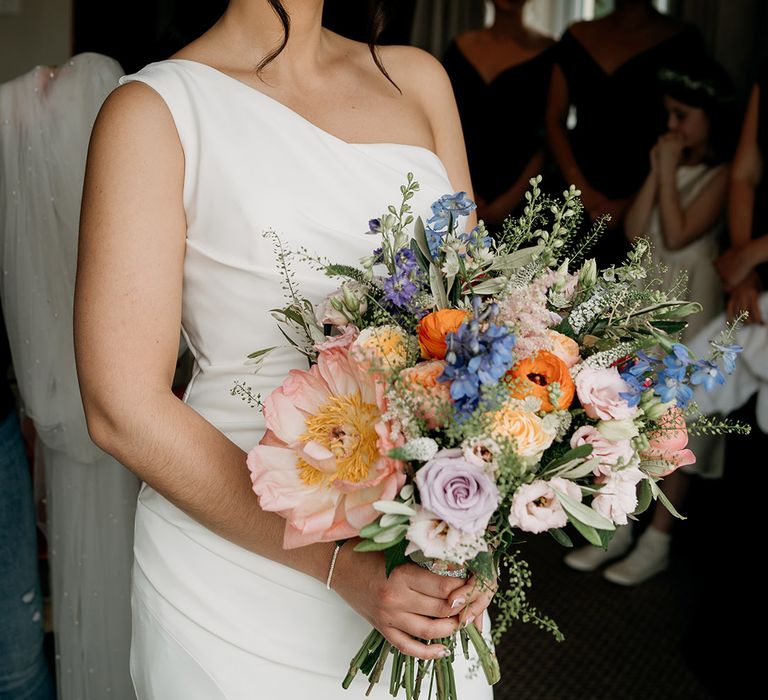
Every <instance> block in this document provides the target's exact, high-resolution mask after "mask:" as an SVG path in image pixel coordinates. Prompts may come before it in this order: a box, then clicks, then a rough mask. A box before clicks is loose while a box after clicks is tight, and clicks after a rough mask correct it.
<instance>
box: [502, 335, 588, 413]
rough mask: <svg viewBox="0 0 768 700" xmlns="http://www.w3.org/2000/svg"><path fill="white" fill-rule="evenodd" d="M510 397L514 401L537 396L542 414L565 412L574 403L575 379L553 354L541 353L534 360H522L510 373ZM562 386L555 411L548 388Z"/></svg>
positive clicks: (544, 351)
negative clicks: (557, 384) (554, 385)
mask: <svg viewBox="0 0 768 700" xmlns="http://www.w3.org/2000/svg"><path fill="white" fill-rule="evenodd" d="M507 381H508V382H509V389H510V395H511V396H512V397H513V398H515V399H525V398H528V397H529V396H535V397H536V398H538V399H541V410H542V411H553V410H558V411H564V410H565V409H567V408H568V406H570V405H571V401H573V392H574V386H573V379H571V373H570V372H569V371H568V366H567V365H566V364H565V362H563V361H562V360H561V359H560V358H559V357H558V356H557V355H555V354H554V353H551V352H548V351H547V350H539V352H537V353H536V354H535V355H534V356H533V357H527V358H526V359H524V360H520V362H518V363H517V364H516V365H515V366H514V367H513V368H512V369H511V370H509V372H507ZM554 382H559V383H560V400H559V401H558V402H557V406H555V407H553V406H552V402H551V401H550V400H549V392H548V391H547V387H548V386H549V385H550V384H553V383H554Z"/></svg>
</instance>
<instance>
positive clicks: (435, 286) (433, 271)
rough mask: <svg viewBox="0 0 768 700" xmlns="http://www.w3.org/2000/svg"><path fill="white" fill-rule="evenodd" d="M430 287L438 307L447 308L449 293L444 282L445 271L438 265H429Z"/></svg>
mask: <svg viewBox="0 0 768 700" xmlns="http://www.w3.org/2000/svg"><path fill="white" fill-rule="evenodd" d="M429 287H430V289H431V290H432V296H433V297H434V298H435V302H436V304H437V308H438V309H447V308H448V306H449V304H448V295H447V294H446V293H445V286H444V284H443V273H442V272H440V270H439V268H438V267H437V266H436V265H430V266H429Z"/></svg>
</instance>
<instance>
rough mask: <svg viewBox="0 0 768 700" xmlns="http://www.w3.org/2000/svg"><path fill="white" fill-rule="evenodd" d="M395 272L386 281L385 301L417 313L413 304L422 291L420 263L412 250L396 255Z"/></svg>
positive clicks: (405, 249) (400, 250) (406, 249)
mask: <svg viewBox="0 0 768 700" xmlns="http://www.w3.org/2000/svg"><path fill="white" fill-rule="evenodd" d="M394 258H395V271H394V273H392V274H391V275H389V277H387V278H385V279H384V299H385V300H386V301H388V302H389V303H390V304H392V305H393V306H395V307H397V308H400V309H405V310H407V311H409V312H413V313H415V312H416V311H417V310H416V309H414V308H413V302H414V299H415V297H416V295H417V294H418V293H419V292H420V291H421V289H422V283H421V281H420V280H419V276H418V269H419V266H418V263H417V262H416V258H415V257H414V255H413V251H412V250H411V249H410V248H407V247H403V248H400V249H399V250H398V251H397V252H396V253H395V256H394Z"/></svg>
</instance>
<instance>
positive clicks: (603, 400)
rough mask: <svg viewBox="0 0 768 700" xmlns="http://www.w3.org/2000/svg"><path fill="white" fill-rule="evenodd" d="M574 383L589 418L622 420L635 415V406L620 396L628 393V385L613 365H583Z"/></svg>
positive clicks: (636, 409)
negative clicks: (600, 366) (599, 366)
mask: <svg viewBox="0 0 768 700" xmlns="http://www.w3.org/2000/svg"><path fill="white" fill-rule="evenodd" d="M574 383H575V384H576V394H577V395H578V397H579V401H580V402H581V405H582V406H583V407H584V410H585V411H586V413H587V415H588V416H589V417H590V418H599V419H600V420H622V419H624V418H634V417H635V415H637V411H638V408H637V406H630V405H629V404H628V403H627V402H626V401H625V400H624V399H623V398H621V396H620V394H623V393H629V391H630V387H629V384H627V383H626V382H625V381H624V380H623V379H622V378H621V375H620V374H619V371H618V370H617V369H616V368H615V367H608V368H605V369H603V368H594V367H584V369H582V370H581V371H580V372H579V373H578V374H577V375H576V379H575V380H574Z"/></svg>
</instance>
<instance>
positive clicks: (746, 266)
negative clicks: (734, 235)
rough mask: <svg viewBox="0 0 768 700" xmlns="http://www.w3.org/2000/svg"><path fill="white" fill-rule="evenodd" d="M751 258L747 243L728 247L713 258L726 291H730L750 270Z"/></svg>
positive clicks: (751, 266) (751, 267) (751, 265)
mask: <svg viewBox="0 0 768 700" xmlns="http://www.w3.org/2000/svg"><path fill="white" fill-rule="evenodd" d="M753 259H754V258H753V257H752V256H751V255H750V248H749V245H746V246H742V247H741V248H729V249H728V250H726V251H725V252H724V253H723V254H722V255H721V256H720V257H719V258H718V259H717V260H715V268H716V269H717V272H718V273H719V275H720V279H721V280H722V282H723V287H724V288H725V291H726V292H732V291H733V290H734V288H735V287H736V286H738V285H739V284H741V282H743V281H744V280H745V279H746V278H747V276H748V275H749V273H750V272H752V269H753Z"/></svg>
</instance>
